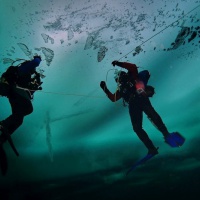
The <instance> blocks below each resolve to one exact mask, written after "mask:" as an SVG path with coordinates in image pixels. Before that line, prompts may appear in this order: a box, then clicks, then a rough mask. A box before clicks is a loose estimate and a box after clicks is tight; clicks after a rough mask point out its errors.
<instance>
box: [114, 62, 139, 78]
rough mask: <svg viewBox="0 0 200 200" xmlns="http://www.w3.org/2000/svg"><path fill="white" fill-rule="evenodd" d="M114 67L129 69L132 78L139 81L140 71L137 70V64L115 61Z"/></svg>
mask: <svg viewBox="0 0 200 200" xmlns="http://www.w3.org/2000/svg"><path fill="white" fill-rule="evenodd" d="M112 65H113V66H115V65H117V66H119V67H121V68H124V69H127V70H128V71H129V72H130V73H131V74H132V76H133V77H134V79H137V76H138V70H137V68H138V67H137V66H136V65H135V64H132V63H128V62H119V61H113V62H112Z"/></svg>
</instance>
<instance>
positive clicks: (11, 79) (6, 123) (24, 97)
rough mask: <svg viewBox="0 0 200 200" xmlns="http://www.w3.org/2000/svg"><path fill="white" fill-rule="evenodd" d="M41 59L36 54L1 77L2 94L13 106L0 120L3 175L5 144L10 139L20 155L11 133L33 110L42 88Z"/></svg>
mask: <svg viewBox="0 0 200 200" xmlns="http://www.w3.org/2000/svg"><path fill="white" fill-rule="evenodd" d="M41 60H42V59H41V57H40V56H34V57H33V59H32V60H28V61H25V62H23V63H21V64H19V65H18V66H10V67H9V68H8V69H7V70H6V72H4V73H3V74H2V76H1V78H0V95H1V96H5V97H7V98H8V100H9V103H10V105H11V108H12V114H11V115H10V116H9V117H7V118H6V119H4V120H2V121H0V134H1V135H0V156H1V158H0V165H1V169H2V174H3V175H5V173H6V170H7V164H6V155H5V152H4V150H3V144H4V143H5V142H6V141H8V142H9V143H10V145H11V147H12V148H13V150H14V152H15V153H16V155H17V156H18V155H19V154H18V152H17V150H16V148H15V146H14V144H13V142H12V139H11V136H10V135H11V134H12V133H13V132H14V131H15V130H16V129H17V128H19V127H20V126H21V125H22V123H23V119H24V117H25V116H27V115H29V114H31V113H32V112H33V106H32V103H31V99H33V93H34V92H35V91H36V90H42V87H41V84H42V82H41V80H40V78H41V77H42V75H41V74H40V73H38V72H37V71H36V68H37V67H38V66H39V65H40V62H41ZM12 65H13V63H12ZM3 158H4V161H3V160H2V159H3Z"/></svg>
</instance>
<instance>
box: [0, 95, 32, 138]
mask: <svg viewBox="0 0 200 200" xmlns="http://www.w3.org/2000/svg"><path fill="white" fill-rule="evenodd" d="M9 102H10V104H11V107H12V114H11V115H10V116H9V117H8V118H6V119H5V120H3V121H2V122H1V125H2V126H3V127H4V128H5V129H7V130H8V132H9V134H12V133H13V132H14V131H15V130H16V129H17V128H18V127H19V126H21V125H22V123H23V119H24V116H26V115H29V114H30V113H32V112H33V106H32V103H31V101H30V100H28V99H26V98H24V97H22V96H21V95H19V94H17V93H15V94H13V95H12V96H11V97H10V98H9Z"/></svg>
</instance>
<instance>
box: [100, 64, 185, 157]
mask: <svg viewBox="0 0 200 200" xmlns="http://www.w3.org/2000/svg"><path fill="white" fill-rule="evenodd" d="M112 65H113V66H114V67H115V65H117V66H119V67H121V68H124V69H126V70H128V72H125V71H119V72H118V73H117V76H116V77H115V81H116V82H117V84H118V88H117V91H116V92H115V93H114V94H113V93H111V92H110V91H109V90H108V88H107V86H106V83H105V81H101V83H100V87H101V88H102V89H103V91H104V92H105V93H106V95H107V97H108V98H109V99H110V100H111V101H112V102H116V101H118V100H119V99H121V98H123V101H124V102H125V103H127V104H128V107H129V114H130V118H131V122H132V126H133V130H134V132H135V133H136V134H137V136H138V137H139V139H140V140H141V141H142V142H143V144H144V145H145V146H146V148H147V149H148V154H151V155H156V154H158V148H156V147H155V146H154V144H153V142H152V141H151V140H150V138H149V136H148V134H147V133H146V132H145V130H144V129H143V128H142V118H143V112H144V113H145V114H146V115H147V117H148V118H149V119H150V121H151V122H152V123H153V124H154V125H155V126H156V127H157V129H158V130H159V131H160V132H161V133H162V135H163V136H164V139H165V142H166V143H168V144H169V145H170V146H171V147H179V146H181V145H182V144H183V143H184V141H185V139H184V138H183V137H182V136H181V135H180V134H179V133H177V132H173V133H169V131H168V130H167V127H166V126H165V124H164V123H163V121H162V119H161V117H160V115H159V114H158V113H157V112H156V111H155V109H154V108H153V106H152V105H151V102H150V100H149V97H152V96H153V95H154V93H155V91H154V88H153V87H152V86H149V85H147V83H148V80H149V77H150V73H149V72H148V71H147V70H143V71H141V72H139V73H138V69H137V68H138V67H137V66H136V65H135V64H132V63H127V62H119V61H113V62H112Z"/></svg>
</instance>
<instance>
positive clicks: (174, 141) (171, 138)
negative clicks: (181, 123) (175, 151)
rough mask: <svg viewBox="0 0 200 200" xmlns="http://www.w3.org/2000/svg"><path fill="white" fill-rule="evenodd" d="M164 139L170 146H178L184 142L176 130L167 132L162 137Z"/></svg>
mask: <svg viewBox="0 0 200 200" xmlns="http://www.w3.org/2000/svg"><path fill="white" fill-rule="evenodd" d="M164 139H165V142H166V143H167V144H169V145H170V146H171V147H180V146H182V145H183V144H184V142H185V138H184V137H183V136H182V135H181V134H180V133H178V132H172V133H169V134H167V135H166V136H165V137H164Z"/></svg>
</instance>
